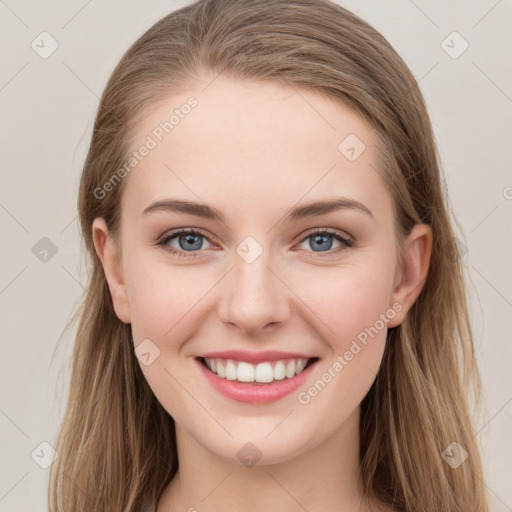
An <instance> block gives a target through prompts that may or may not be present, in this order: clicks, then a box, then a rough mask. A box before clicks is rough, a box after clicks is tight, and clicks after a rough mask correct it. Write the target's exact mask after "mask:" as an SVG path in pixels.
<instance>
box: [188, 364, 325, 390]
mask: <svg viewBox="0 0 512 512" xmlns="http://www.w3.org/2000/svg"><path fill="white" fill-rule="evenodd" d="M196 359H197V360H198V361H199V363H200V364H201V365H202V366H203V367H204V368H206V370H207V371H208V372H210V373H212V374H213V375H215V376H216V377H218V378H220V379H223V380H228V381H234V382H238V383H243V384H246V385H247V384H250V385H253V386H269V385H272V384H275V383H278V382H279V381H287V380H290V379H293V378H294V377H296V376H297V375H300V374H302V373H303V372H305V371H306V370H307V369H308V368H310V367H311V366H312V365H314V364H315V363H316V362H317V361H318V360H319V359H320V358H319V357H310V358H308V359H306V358H286V359H278V360H275V361H263V362H261V363H258V364H252V363H249V362H247V361H237V360H234V359H225V358H209V357H197V358H196Z"/></svg>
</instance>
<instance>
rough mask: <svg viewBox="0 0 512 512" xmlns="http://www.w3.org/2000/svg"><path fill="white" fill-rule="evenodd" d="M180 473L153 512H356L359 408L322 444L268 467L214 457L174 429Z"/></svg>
mask: <svg viewBox="0 0 512 512" xmlns="http://www.w3.org/2000/svg"><path fill="white" fill-rule="evenodd" d="M176 440H177V445H178V460H179V470H178V472H177V473H176V475H175V477H174V478H173V480H172V481H171V482H170V483H169V485H168V486H167V487H166V488H165V490H164V492H163V493H162V495H161V497H160V500H159V502H158V507H157V512H175V511H176V512H178V511H179V512H185V511H190V512H194V511H197V510H200V511H201V512H218V511H219V510H222V511H223V512H235V511H236V512H238V511H240V510H247V511H251V512H268V511H269V510H279V511H281V512H297V511H300V510H307V511H308V512H320V511H322V512H329V511H332V512H334V511H336V512H349V511H350V512H359V511H361V512H362V511H367V510H369V508H368V504H367V503H366V501H365V499H364V498H363V496H362V494H361V489H360V487H359V486H358V476H359V408H358V409H356V410H355V411H354V413H353V414H352V415H351V416H350V417H349V418H347V420H346V422H345V423H344V424H343V426H342V427H341V429H339V430H338V431H335V432H333V434H332V435H331V436H330V437H329V438H327V439H326V440H325V441H324V442H323V443H322V444H319V445H317V446H315V447H314V448H313V449H310V450H308V451H306V452H304V453H299V454H297V455H296V456H293V455H291V456H290V457H289V458H288V459H287V460H284V461H280V462H275V463H272V464H270V463H269V464H264V465H263V464H259V463H257V464H255V465H252V466H249V465H244V464H241V463H240V462H239V461H237V460H232V459H228V458H225V457H222V456H219V455H218V454H216V453H213V452H212V451H211V450H209V449H207V448H206V447H205V446H204V445H201V444H199V443H198V442H197V441H196V440H195V439H194V438H192V437H191V436H189V434H188V433H187V432H186V431H184V430H183V429H181V428H180V427H179V426H178V425H176Z"/></svg>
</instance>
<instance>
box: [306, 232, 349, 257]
mask: <svg viewBox="0 0 512 512" xmlns="http://www.w3.org/2000/svg"><path fill="white" fill-rule="evenodd" d="M333 238H334V239H335V240H336V241H337V242H338V243H339V244H340V245H339V246H338V247H337V248H336V247H335V248H334V250H333V251H331V249H332V246H333V241H332V239H333ZM308 240H309V242H308ZM305 242H308V246H309V248H311V249H313V252H320V253H327V254H325V256H332V255H333V253H338V252H340V251H342V250H344V249H346V248H349V247H353V245H354V241H353V240H351V239H350V238H348V237H346V236H344V235H341V234H340V233H339V232H338V231H335V230H332V229H328V228H324V229H320V230H318V229H317V230H316V231H313V232H310V233H309V235H308V236H307V237H306V238H303V239H302V242H301V244H303V243H305ZM315 249H319V251H316V250H315ZM306 250H308V249H306ZM320 256H322V257H323V256H324V254H320Z"/></svg>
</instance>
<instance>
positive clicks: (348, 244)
mask: <svg viewBox="0 0 512 512" xmlns="http://www.w3.org/2000/svg"><path fill="white" fill-rule="evenodd" d="M181 234H187V235H188V234H190V235H201V236H202V237H204V238H206V239H207V240H208V241H209V242H210V243H213V242H211V240H210V239H209V237H208V235H207V234H206V233H205V232H204V231H202V230H200V229H190V228H189V229H186V228H183V229H177V230H174V231H171V232H170V233H166V234H165V235H164V236H163V237H161V238H160V239H159V240H158V241H157V243H156V245H157V246H161V247H162V248H163V249H164V250H165V251H168V252H170V253H171V255H173V256H176V257H178V258H194V257H196V256H194V254H195V253H197V252H202V251H190V252H188V251H182V250H174V249H169V248H167V247H166V245H167V244H168V243H169V242H170V241H171V240H172V239H173V238H175V237H176V236H178V235H181ZM313 235H329V236H332V237H333V238H335V239H336V240H338V241H339V242H341V243H342V244H343V246H344V247H339V248H337V249H335V250H329V251H326V253H325V254H322V253H317V254H318V256H319V257H320V258H325V257H330V256H334V255H335V254H337V253H338V252H340V251H342V250H344V249H348V248H350V247H353V246H354V245H355V242H354V240H352V239H350V238H347V237H345V236H342V235H340V234H339V232H338V231H335V230H333V229H329V228H322V229H317V230H315V231H310V232H308V233H307V234H306V236H304V237H303V238H302V239H301V240H300V242H299V243H302V242H304V241H305V240H307V239H308V238H310V237H312V236H313ZM301 250H305V249H301ZM187 252H188V253H187ZM307 252H313V251H307Z"/></svg>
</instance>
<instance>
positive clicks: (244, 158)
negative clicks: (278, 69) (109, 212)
mask: <svg viewBox="0 0 512 512" xmlns="http://www.w3.org/2000/svg"><path fill="white" fill-rule="evenodd" d="M211 79H212V78H211V77H210V78H208V79H205V81H204V83H200V84H198V85H196V86H195V87H193V88H191V89H189V90H188V91H187V94H183V95H178V94H176V95H173V96H171V97H168V98H166V99H165V100H164V101H163V102H160V103H159V104H157V105H155V106H154V108H153V109H152V110H151V111H150V112H148V114H147V116H146V117H145V119H144V121H143V123H142V124H141V125H139V126H138V127H137V133H136V135H135V137H134V139H133V146H134V148H136V147H139V146H140V145H141V144H143V142H144V140H145V139H146V137H147V135H148V134H150V133H151V132H152V130H153V129H154V127H155V126H157V125H158V124H159V123H160V122H162V121H163V120H165V119H168V118H169V112H172V111H173V110H174V109H175V108H179V107H180V105H183V104H184V103H185V102H186V100H187V98H188V97H189V96H191V95H193V96H194V97H195V98H196V99H197V100H198V106H197V107H195V108H194V109H193V110H192V112H191V113H190V114H189V115H188V116H186V117H185V118H184V119H182V120H181V121H180V124H179V125H178V126H176V127H175V129H174V130H173V131H172V132H171V133H170V134H169V135H167V136H166V137H165V138H164V139H163V140H162V142H160V143H159V144H158V146H157V147H156V148H154V149H153V150H152V151H151V152H150V153H149V155H148V156H146V157H145V158H144V159H143V160H142V162H141V163H140V164H139V165H138V166H137V168H136V170H134V171H133V172H132V173H131V174H130V175H129V176H128V177H126V178H125V179H126V180H127V183H126V184H125V185H126V188H125V190H124V192H123V196H122V204H121V212H122V219H121V232H120V234H121V237H120V240H119V244H116V241H115V240H114V239H113V237H112V236H111V235H110V234H109V232H108V229H107V226H106V224H105V221H104V219H102V218H97V219H95V221H94V224H93V237H94V243H95V248H96V252H97V254H98V256H99V258H100V259H101V261H102V264H103V267H104V270H105V275H106V278H107V280H108V285H109V288H110V292H111V295H112V299H113V303H114V307H115V311H116V314H117V315H118V317H119V318H120V319H121V320H122V321H123V322H126V323H131V325H132V331H133V340H134V347H137V346H138V345H139V344H140V343H141V342H142V341H143V340H145V339H148V338H149V339H150V340H151V342H152V343H154V345H155V346H157V347H158V349H159V350H160V355H159V356H158V357H157V358H156V359H155V360H154V361H153V362H152V363H151V364H150V365H149V366H145V365H143V364H141V369H142V371H143V373H144V376H145V377H146V379H147V381H148V383H149V385H150V386H151V388H152V390H153V391H154V393H155V395H156V397H157V398H158V400H159V401H160V403H161V404H162V405H163V407H164V408H165V409H166V410H167V411H168V412H169V414H170V415H171V416H172V417H173V418H174V420H175V422H176V435H177V443H178V457H179V464H180V468H179V471H178V473H177V475H176V477H175V478H174V479H173V480H172V481H171V482H170V484H169V485H168V486H167V487H166V488H165V490H164V492H163V493H162V495H161V498H160V501H159V503H158V508H157V512H164V511H174V510H176V511H178V510H179V511H187V510H194V509H197V510H201V511H202V512H209V511H211V512H213V511H216V512H217V511H219V510H223V511H225V512H230V511H239V510H251V511H255V512H260V511H261V512H263V511H265V512H267V511H268V510H280V511H284V512H299V511H303V510H304V509H305V510H308V511H309V512H317V511H320V510H321V511H322V512H325V511H335V510H336V511H337V512H339V511H346V512H348V511H351V512H354V511H369V510H391V509H386V508H385V507H382V508H379V507H378V504H376V503H371V502H368V501H367V500H365V498H364V496H363V495H362V493H361V491H360V487H358V471H359V458H358V443H359V434H358V428H359V413H360V403H361V400H362V399H363V397H364V396H365V395H366V393H367V392H368V390H369V389H370V386H371V384H372V382H373V381H374V379H375V375H376V373H377V371H378V368H379V365H380V362H381V359H382V354H383V350H384V346H385V341H386V332H387V331H386V326H384V328H382V329H380V330H379V332H378V334H377V335H375V336H374V337H373V338H370V339H369V342H368V344H367V345H366V346H364V348H363V349H362V350H361V351H360V352H359V353H358V354H357V355H356V356H354V357H353V359H352V360H351V361H349V362H348V364H347V365H346V366H344V367H343V369H342V371H340V372H338V373H337V374H336V377H335V378H333V379H332V380H331V381H330V382H329V383H328V385H326V386H325V388H324V389H322V390H321V392H319V393H318V394H317V395H316V396H314V397H312V398H311V400H310V401H309V403H307V404H302V403H299V401H298V397H297V395H298V393H295V392H294V393H291V394H290V395H288V396H286V397H284V398H282V399H280V400H278V401H276V402H273V403H270V404H261V405H251V404H243V403H239V402H235V401H232V400H230V399H228V398H226V397H224V396H223V395H220V394H219V393H218V392H217V391H216V390H214V389H213V388H212V387H211V386H210V385H209V383H208V382H207V381H206V380H205V379H204V376H203V375H202V374H201V372H200V371H199V369H198V368H197V364H196V362H195V360H194V358H195V357H196V356H197V355H199V354H201V353H205V352H208V351H212V350H228V349H231V348H237V349H245V350H249V351H263V350H284V351H293V352H303V353H306V354H311V355H315V356H317V357H319V358H320V362H319V364H317V367H316V368H315V369H314V372H313V374H312V375H310V377H309V379H308V381H307V384H306V385H305V386H303V387H302V388H301V390H302V391H304V390H307V389H308V388H309V387H310V386H311V385H312V383H313V382H314V381H316V380H317V379H319V378H320V377H321V375H322V374H323V373H324V372H326V371H327V370H328V368H329V367H332V365H333V363H334V361H335V360H336V358H337V356H339V355H343V354H344V353H345V352H346V351H347V350H349V348H350V346H351V343H352V341H353V340H354V339H356V337H357V335H358V334H359V333H361V332H362V331H364V329H365V328H366V327H369V326H373V325H375V323H376V321H377V320H378V319H379V315H381V314H383V313H384V314H385V313H386V311H388V310H389V309H390V308H392V307H393V304H395V307H396V305H397V304H398V305H399V307H400V308H401V311H400V312H398V313H396V314H395V315H394V318H392V319H389V318H387V328H390V327H394V326H396V325H398V324H399V323H401V322H402V320H403V318H404V317H405V315H406V314H407V311H408V310H409V309H410V307H411V306H412V304H413V303H414V301H415V300H416V298H417V296H418V295H419V293H420V291H421V288H422V286H423V282H424V280H425V278H426V275H427V271H428V266H429V259H430V251H431V246H432V234H431V230H430V228H429V227H428V226H426V225H417V226H415V227H414V229H413V230H412V231H411V233H410V235H409V238H408V239H407V242H406V246H405V251H404V266H403V268H402V269H400V268H399V265H398V259H397V249H396V242H395V233H394V228H393V209H392V199H391V196H390V194H389V192H388V191H387V189H386V187H385V185H384V182H383V181H382V179H381V177H380V175H379V174H378V172H377V171H376V169H377V163H376V159H375V147H376V143H377V139H376V132H375V131H374V130H372V129H371V127H370V126H369V125H368V124H367V123H366V122H365V121H364V119H363V118H362V117H360V116H359V115H358V114H357V113H355V112H354V111H353V110H351V109H350V108H348V107H347V106H345V105H343V104H341V103H339V102H336V101H335V100H333V99H331V98H328V97H326V96H323V95H321V94H318V93H316V92H310V91H300V93H299V91H298V90H294V89H292V88H289V87H286V86H283V85H278V84H273V83H272V84H271V83H261V82H240V81H232V80H229V79H227V78H223V77H219V78H217V79H216V80H214V81H213V82H212V83H210V82H211ZM207 83H210V85H209V86H208V87H207V88H205V89H204V90H203V88H204V86H205V84H207ZM348 134H356V135H357V137H358V138H359V139H360V140H362V141H363V142H364V144H365V146H366V149H365V151H364V152H363V153H362V154H361V155H360V156H359V157H358V158H357V159H356V160H355V161H349V160H348V159H347V158H346V157H345V156H344V155H343V154H342V153H341V152H340V151H339V150H338V145H339V144H340V142H341V141H342V140H343V139H344V138H345V137H346V136H347V135H348ZM171 196H172V197H174V198H179V199H183V200H191V201H197V202H200V203H206V204H208V205H212V206H214V207H215V208H217V209H219V210H221V211H222V212H223V214H224V215H225V217H226V219H225V222H220V221H216V220H211V219H205V218H201V217H197V216H194V215H190V214H186V213H178V212H173V211H164V210H160V211H154V212H152V213H150V214H146V215H144V214H142V212H143V211H144V209H145V208H146V207H147V206H148V205H150V204H151V203H153V202H155V201H158V200H162V199H165V198H168V197H171ZM341 196H343V197H347V198H351V199H354V200H357V201H360V202H361V203H363V204H364V205H365V206H366V207H367V208H368V209H370V210H371V212H372V214H373V217H372V216H370V215H368V214H366V213H364V212H362V211H359V210H356V209H343V210H338V211H335V212H331V213H328V214H326V215H323V216H318V217H312V218H306V219H302V220H295V221H291V222H287V221H285V220H284V216H285V215H286V213H287V212H288V211H289V210H290V209H291V208H293V207H295V206H297V205H303V204H306V203H309V202H312V201H315V200H322V199H332V198H336V197H341ZM178 228H200V229H202V230H203V231H205V232H206V233H207V234H208V239H206V238H203V237H201V236H199V238H198V240H197V242H198V243H197V244H196V246H195V247H197V246H199V245H200V241H201V240H202V241H203V244H202V246H201V247H200V248H199V249H194V250H193V251H188V252H186V251H185V249H183V247H185V245H186V241H185V240H183V238H182V245H181V246H180V243H179V236H177V237H175V238H174V239H173V240H172V241H169V243H168V246H167V247H168V248H169V246H172V247H171V249H174V250H177V251H180V249H181V252H184V253H185V254H188V255H191V256H192V257H190V258H179V257H177V256H175V255H172V254H171V252H169V251H168V250H166V249H165V248H164V247H163V246H158V245H156V243H157V241H158V240H159V239H160V237H162V235H164V234H166V233H168V232H170V231H171V230H173V229H178ZM315 228H317V229H321V228H331V229H333V230H337V231H338V232H339V234H340V235H342V236H347V235H348V236H349V237H351V238H352V239H353V240H355V245H354V246H352V247H346V246H343V244H342V243H341V242H339V241H337V240H336V238H334V237H332V238H331V237H330V235H329V236H328V237H327V240H325V243H327V244H329V243H332V246H331V247H330V249H329V250H328V251H325V252H324V251H322V250H321V249H319V248H318V245H315V238H314V237H312V236H311V235H313V234H314V233H315ZM247 236H251V237H253V238H254V239H255V240H256V241H257V243H258V244H259V245H260V246H261V248H262V249H263V252H262V254H261V255H260V256H259V257H258V258H257V259H256V260H255V261H254V262H252V263H250V264H249V263H247V262H246V261H245V260H244V259H243V258H242V257H240V256H239V254H237V252H236V248H237V247H238V246H239V244H240V243H241V242H242V241H243V240H244V239H245V238H246V237H247ZM327 253H330V254H331V255H330V256H328V257H327V256H322V255H325V254H327ZM248 442H251V443H253V444H254V445H255V446H256V447H257V449H258V450H259V452H260V453H261V459H260V460H259V461H258V462H257V464H256V465H253V466H247V465H245V464H244V463H242V462H241V461H240V460H239V459H238V456H237V452H238V451H239V450H240V449H241V448H242V447H243V446H244V445H246V443H248ZM192 507H193V508H192Z"/></svg>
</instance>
